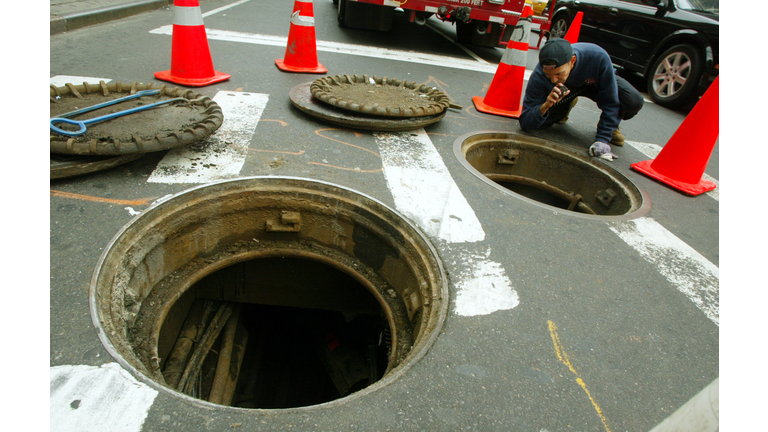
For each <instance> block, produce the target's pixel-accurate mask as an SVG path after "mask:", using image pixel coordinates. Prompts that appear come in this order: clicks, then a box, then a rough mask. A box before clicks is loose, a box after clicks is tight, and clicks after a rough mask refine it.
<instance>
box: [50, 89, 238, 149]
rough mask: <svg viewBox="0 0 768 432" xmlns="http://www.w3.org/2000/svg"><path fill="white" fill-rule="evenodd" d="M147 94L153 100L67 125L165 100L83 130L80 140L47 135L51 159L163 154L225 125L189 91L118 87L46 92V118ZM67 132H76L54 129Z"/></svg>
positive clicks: (213, 107)
mask: <svg viewBox="0 0 768 432" xmlns="http://www.w3.org/2000/svg"><path fill="white" fill-rule="evenodd" d="M148 90H149V91H152V90H154V91H153V92H152V93H154V94H152V95H148V96H143V97H136V98H133V99H131V100H126V101H125V102H122V103H119V104H116V105H111V106H106V107H104V108H99V109H96V110H93V111H88V112H84V113H82V114H79V115H74V116H73V117H72V118H71V120H77V121H86V122H87V121H88V120H93V119H94V118H97V117H102V116H105V115H111V114H115V113H117V112H122V111H126V110H133V109H135V108H138V107H142V106H147V105H149V104H155V103H159V102H166V101H168V100H170V99H179V101H176V102H174V103H173V104H171V103H166V104H164V105H161V106H158V107H157V108H153V109H149V110H144V111H140V112H135V113H131V114H128V115H123V116H119V117H116V118H113V119H110V120H108V121H103V122H99V123H94V124H88V125H87V126H86V130H85V133H84V134H82V135H80V136H66V135H62V134H59V133H56V132H54V131H53V130H51V133H50V144H51V153H57V154H70V155H100V156H117V155H125V154H133V153H148V152H154V151H161V150H168V149H171V148H175V147H179V146H183V145H187V144H192V143H194V142H197V141H200V140H202V139H204V138H206V137H208V136H209V135H211V134H212V133H213V132H215V131H216V130H217V129H218V128H219V127H220V126H221V123H222V122H223V120H224V116H223V114H222V111H221V107H219V105H218V104H217V103H216V102H214V101H213V100H212V99H211V98H209V97H207V96H203V95H200V94H196V93H194V92H193V91H192V90H183V89H180V88H168V87H167V86H165V85H163V86H160V87H157V86H154V85H152V84H138V83H135V82H134V83H132V84H122V83H120V82H115V83H109V84H105V83H104V81H102V82H100V83H99V84H98V85H93V84H88V83H83V84H82V85H73V84H66V85H65V86H62V87H56V86H53V85H52V86H51V87H50V115H51V118H52V119H53V118H61V117H63V116H66V115H67V114H69V113H72V112H75V111H81V110H83V109H85V108H88V107H93V106H95V105H100V104H105V103H108V102H110V101H114V100H116V99H119V98H124V97H127V96H129V95H136V94H137V93H138V92H140V91H148ZM56 126H58V127H60V128H61V129H63V130H64V131H66V132H74V131H76V130H77V129H78V127H73V126H67V125H63V124H61V123H57V124H56Z"/></svg>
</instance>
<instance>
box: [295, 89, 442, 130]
mask: <svg viewBox="0 0 768 432" xmlns="http://www.w3.org/2000/svg"><path fill="white" fill-rule="evenodd" d="M311 84H312V83H311V82H308V83H304V84H299V85H297V86H296V87H294V88H292V89H291V91H290V93H289V97H290V99H291V103H292V104H293V106H295V107H296V108H298V109H299V110H301V111H303V112H305V113H307V114H309V115H311V116H312V117H316V118H319V119H321V120H325V121H327V122H330V123H333V124H336V125H339V126H345V127H351V128H357V129H365V130H373V131H381V132H401V131H408V130H413V129H418V128H420V127H424V126H428V125H430V124H432V123H435V122H438V121H440V120H441V119H442V118H443V117H445V114H446V111H442V112H440V113H438V114H434V115H429V116H422V117H382V116H374V115H368V114H364V113H359V112H354V111H348V110H344V109H341V108H336V107H335V106H333V105H329V104H327V103H325V102H321V101H320V100H318V99H316V98H315V97H314V96H312V93H311V92H310V91H309V86H310V85H311Z"/></svg>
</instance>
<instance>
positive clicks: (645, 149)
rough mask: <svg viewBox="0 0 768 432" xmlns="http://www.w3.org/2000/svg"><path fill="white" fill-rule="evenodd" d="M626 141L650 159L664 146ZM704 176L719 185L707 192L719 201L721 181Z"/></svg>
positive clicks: (703, 176) (707, 175)
mask: <svg viewBox="0 0 768 432" xmlns="http://www.w3.org/2000/svg"><path fill="white" fill-rule="evenodd" d="M625 143H627V144H629V145H631V146H632V147H634V148H635V149H637V150H638V151H639V152H640V153H642V154H644V155H646V156H648V158H649V159H656V156H658V155H659V152H661V149H662V148H664V147H662V146H660V145H658V144H653V143H642V142H637V141H625ZM702 178H704V179H705V180H709V181H711V182H712V183H714V184H715V185H717V187H716V188H715V189H713V190H711V191H709V192H707V193H706V194H707V195H709V196H710V197H712V198H714V199H715V201H718V202H719V201H720V182H719V181H718V180H717V179H716V178H714V177H712V176H710V175H709V174H707V173H704V174H703V175H702Z"/></svg>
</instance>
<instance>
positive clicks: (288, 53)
mask: <svg viewBox="0 0 768 432" xmlns="http://www.w3.org/2000/svg"><path fill="white" fill-rule="evenodd" d="M275 64H276V65H277V67H278V68H280V70H282V71H285V72H304V73H326V72H328V69H326V68H325V66H323V65H321V64H320V63H318V62H317V47H316V41H315V11H314V8H313V7H312V0H296V1H295V2H294V3H293V13H292V14H291V29H290V31H289V32H288V46H287V47H286V49H285V58H284V59H282V60H280V59H277V60H275Z"/></svg>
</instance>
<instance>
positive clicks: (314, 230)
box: [90, 177, 448, 409]
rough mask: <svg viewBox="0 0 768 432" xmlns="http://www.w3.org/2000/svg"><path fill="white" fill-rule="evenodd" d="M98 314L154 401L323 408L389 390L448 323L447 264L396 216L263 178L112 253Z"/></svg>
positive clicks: (373, 204) (176, 199) (164, 207)
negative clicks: (163, 395)
mask: <svg viewBox="0 0 768 432" xmlns="http://www.w3.org/2000/svg"><path fill="white" fill-rule="evenodd" d="M90 302H91V314H92V317H93V322H94V325H95V326H96V328H97V330H98V332H99V337H100V338H101V341H102V343H103V344H104V345H105V347H106V348H107V350H108V351H109V352H110V354H111V355H112V356H113V357H115V358H116V359H117V360H118V362H120V364H121V365H123V366H124V367H126V368H127V369H128V370H130V371H131V372H132V373H133V374H134V375H136V376H137V377H138V378H140V379H142V380H143V381H145V382H147V383H149V384H150V385H152V386H153V387H155V388H157V389H159V390H161V391H167V392H170V393H171V394H173V395H175V396H177V397H181V398H183V399H185V400H188V401H190V402H193V403H196V404H203V405H209V406H210V405H211V404H214V406H216V407H219V408H222V409H309V408H311V407H315V406H326V405H328V404H336V403H341V402H342V401H345V400H348V399H350V398H356V397H360V396H363V395H365V394H367V393H369V392H371V391H375V390H376V389H378V388H380V387H382V386H384V385H387V384H388V383H390V382H391V381H392V380H394V379H396V378H397V377H398V376H400V375H402V373H403V372H404V371H405V370H407V369H408V368H409V367H410V366H411V365H412V364H413V363H414V362H415V361H417V360H418V359H420V358H421V357H423V355H424V354H425V352H426V351H427V349H428V348H429V347H430V346H431V345H432V344H433V343H434V341H435V339H436V337H437V334H438V332H439V330H440V328H441V327H442V324H443V322H444V320H445V316H446V314H447V308H448V291H447V282H446V276H445V273H444V270H443V267H442V263H441V262H440V259H439V257H438V255H437V253H436V251H435V249H434V247H433V246H432V245H431V244H430V243H429V241H428V240H427V239H426V237H425V236H424V235H423V233H422V232H421V231H420V230H419V229H418V228H416V227H415V226H414V225H412V224H411V223H410V222H408V221H407V220H406V219H404V218H403V217H402V216H400V215H399V214H398V213H397V212H395V211H394V210H392V209H390V208H389V207H387V206H386V205H384V204H382V203H380V202H378V201H376V200H374V199H372V198H370V197H368V196H365V195H362V194H360V193H358V192H355V191H353V190H350V189H346V188H343V187H340V186H336V185H332V184H328V183H323V182H318V181H311V180H306V179H299V178H287V177H251V178H244V179H237V180H230V181H224V182H219V183H214V184H210V185H206V186H201V187H198V188H194V189H190V190H188V191H186V192H182V193H180V194H178V195H175V196H173V197H171V198H170V199H168V200H166V201H163V202H161V203H158V204H155V205H153V206H151V207H150V208H148V209H147V210H146V211H144V212H143V213H142V214H141V215H139V216H137V217H136V218H134V219H133V220H132V221H131V222H130V223H129V224H128V225H126V226H125V227H123V229H122V230H121V231H120V232H119V233H118V234H117V235H116V236H115V237H114V239H113V240H112V242H111V243H110V244H109V246H108V248H107V249H106V250H105V252H104V253H103V254H102V257H101V259H100V261H99V264H98V266H97V268H96V270H95V272H94V275H93V278H92V281H91V293H90Z"/></svg>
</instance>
